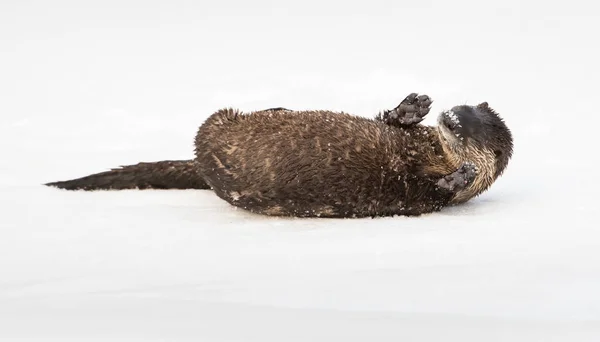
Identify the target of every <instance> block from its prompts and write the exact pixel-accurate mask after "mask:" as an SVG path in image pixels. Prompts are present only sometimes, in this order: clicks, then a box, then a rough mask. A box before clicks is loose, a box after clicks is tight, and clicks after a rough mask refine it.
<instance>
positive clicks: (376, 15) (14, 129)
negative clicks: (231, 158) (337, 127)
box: [0, 0, 600, 342]
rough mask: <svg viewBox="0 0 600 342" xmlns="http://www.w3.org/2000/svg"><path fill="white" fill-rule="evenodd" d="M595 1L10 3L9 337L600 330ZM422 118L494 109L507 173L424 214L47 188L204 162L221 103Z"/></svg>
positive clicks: (4, 32)
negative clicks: (297, 213)
mask: <svg viewBox="0 0 600 342" xmlns="http://www.w3.org/2000/svg"><path fill="white" fill-rule="evenodd" d="M597 6H598V5H596V4H595V3H594V2H584V1H579V0H574V1H569V2H566V3H559V2H556V3H554V2H541V1H527V2H522V1H516V0H509V1H500V2H498V1H496V2H481V1H474V0H473V1H464V0H459V1H450V2H448V1H441V0H433V1H418V2H415V1H411V2H406V1H382V0H372V1H368V2H356V3H354V2H337V1H336V2H334V1H330V2H324V1H308V0H307V1H302V2H290V3H288V2H285V1H278V2H271V1H266V0H256V1H252V2H242V1H238V2H237V3H236V2H234V1H221V2H208V1H198V2H184V1H169V2H155V1H144V2H142V1H133V0H125V1H114V0H105V1H86V2H76V1H66V0H58V1H53V2H43V1H39V0H38V1H3V2H2V3H1V4H0V39H1V41H2V44H0V75H1V76H0V156H2V158H1V159H0V208H1V211H2V213H1V215H0V341H108V340H110V341H192V340H193V341H261V342H262V341H371V340H372V341H461V342H462V341H600V291H599V290H598V289H600V232H599V229H600V228H599V225H598V219H597V217H598V216H597V211H598V204H599V200H598V197H597V194H598V193H599V192H598V190H600V188H599V182H598V181H597V180H596V179H595V178H594V177H592V178H589V175H590V174H592V175H593V174H594V173H595V171H596V170H597V169H598V167H597V166H598V162H599V154H598V153H597V148H598V146H599V145H598V140H597V136H598V133H597V129H598V124H599V123H600V121H599V120H598V114H597V112H598V110H597V106H598V104H597V101H595V100H596V99H597V96H598V87H597V84H598V82H597V80H598V76H600V69H599V67H598V60H599V59H600V46H599V45H598V44H597V42H596V41H597V35H596V32H598V30H599V29H600V20H599V19H600V17H599V10H598V7H597ZM413 91H417V92H421V93H426V94H428V95H430V96H431V97H432V98H433V99H434V101H435V102H434V104H433V108H432V111H431V113H430V114H429V115H428V117H427V119H426V120H425V123H426V124H435V119H436V114H437V113H439V112H441V111H443V110H446V109H449V108H450V107H451V106H453V105H456V104H463V103H468V104H476V103H478V102H481V101H488V102H489V103H490V105H491V106H492V107H493V108H495V109H496V110H497V111H498V112H500V113H501V115H502V116H503V117H504V118H505V119H506V122H507V123H508V125H509V126H510V127H511V129H512V130H513V133H514V136H515V155H514V158H513V160H512V161H511V163H510V165H509V168H508V170H507V172H506V173H505V175H504V176H503V177H502V178H501V179H500V180H499V181H498V182H497V183H496V184H494V186H493V187H492V188H491V189H490V190H489V191H488V192H486V193H485V194H483V195H482V196H480V197H479V198H477V199H475V200H473V201H471V202H469V203H467V204H465V205H463V206H460V207H455V208H449V209H446V210H444V211H442V212H440V213H435V214H431V215H426V216H423V217H419V218H403V217H395V218H378V219H349V220H331V219H281V218H266V217H259V216H256V215H251V214H249V213H247V212H244V211H241V210H236V209H234V208H232V207H231V206H229V205H227V204H226V203H225V202H223V201H221V200H219V199H218V198H217V197H216V196H215V195H213V194H212V193H210V192H207V191H122V192H97V193H84V192H67V191H59V190H56V189H51V188H46V187H43V186H41V185H40V184H41V183H44V182H48V181H54V180H64V179H69V178H73V177H79V176H83V175H86V174H89V173H93V172H98V171H102V170H105V169H107V168H110V167H114V166H118V165H123V164H129V163H135V162H138V161H153V160H162V159H178V158H191V157H192V150H193V145H192V143H193V136H194V134H195V131H196V128H197V126H198V125H199V124H200V123H201V122H202V121H203V120H204V118H206V117H207V116H208V115H210V114H211V113H212V112H214V111H215V110H216V109H218V108H222V107H227V106H232V107H238V108H240V109H242V110H253V109H260V108H269V107H276V106H283V107H287V108H294V109H306V108H328V109H334V110H344V111H347V112H351V113H354V114H357V115H364V116H373V115H375V114H376V113H377V112H378V111H379V110H382V109H389V108H393V107H394V106H396V105H397V104H398V103H399V102H400V101H401V100H402V99H403V97H404V96H406V95H407V94H408V93H410V92H413Z"/></svg>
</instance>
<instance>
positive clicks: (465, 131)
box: [438, 102, 513, 203]
mask: <svg viewBox="0 0 600 342" xmlns="http://www.w3.org/2000/svg"><path fill="white" fill-rule="evenodd" d="M438 132H439V134H440V138H441V141H442V146H443V148H444V151H445V153H446V154H447V156H448V157H449V159H450V160H451V161H452V163H453V164H455V165H457V166H459V165H461V164H462V163H464V162H472V163H474V164H475V165H476V167H477V169H478V172H477V177H476V178H475V180H474V181H473V183H472V184H471V186H469V187H467V188H466V189H464V190H462V191H460V192H458V193H457V194H456V196H455V197H454V198H453V200H452V202H454V203H458V202H464V201H466V200H468V199H470V198H472V197H473V196H477V195H479V194H480V193H482V192H483V191H485V190H486V189H487V188H488V187H489V186H490V185H492V183H493V182H494V181H495V180H496V179H497V178H498V177H499V176H500V175H501V174H502V172H503V171H504V169H505V168H506V166H507V164H508V161H509V159H510V158H511V156H512V151H513V139H512V134H511V132H510V130H509V129H508V127H507V126H506V124H505V123H504V121H503V120H502V118H500V116H499V115H498V114H497V113H496V112H495V111H494V110H493V109H492V108H490V107H489V105H488V103H487V102H483V103H480V104H479V105H477V106H467V105H461V106H455V107H453V108H452V109H451V110H448V111H444V112H442V113H441V114H440V115H439V117H438Z"/></svg>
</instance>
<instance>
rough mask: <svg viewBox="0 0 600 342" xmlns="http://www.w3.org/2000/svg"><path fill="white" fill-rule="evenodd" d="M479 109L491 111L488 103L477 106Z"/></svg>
mask: <svg viewBox="0 0 600 342" xmlns="http://www.w3.org/2000/svg"><path fill="white" fill-rule="evenodd" d="M477 108H482V109H489V108H490V106H489V105H488V103H487V102H481V103H480V104H478V105H477Z"/></svg>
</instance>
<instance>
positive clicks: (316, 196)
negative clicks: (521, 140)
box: [46, 93, 513, 218]
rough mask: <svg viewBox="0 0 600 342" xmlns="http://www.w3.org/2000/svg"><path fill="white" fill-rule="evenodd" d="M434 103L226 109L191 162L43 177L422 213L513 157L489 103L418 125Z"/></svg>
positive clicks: (272, 211)
mask: <svg viewBox="0 0 600 342" xmlns="http://www.w3.org/2000/svg"><path fill="white" fill-rule="evenodd" d="M431 103H432V101H431V99H430V98H429V97H428V96H426V95H418V94H416V93H412V94H410V95H409V96H407V97H406V98H405V99H404V100H403V101H402V102H401V103H400V104H399V105H398V106H397V107H395V108H394V109H392V110H386V111H383V112H380V113H379V114H377V115H376V116H375V117H374V118H364V117H359V116H355V115H350V114H348V113H344V112H332V111H325V110H315V111H294V110H289V109H286V108H281V107H279V108H270V109H266V110H262V111H257V112H251V113H242V112H240V111H238V110H235V109H231V108H229V109H222V110H219V111H217V112H215V113H214V114H212V115H211V116H210V117H209V118H208V119H206V120H205V122H204V123H203V124H202V125H201V126H200V128H199V129H198V132H197V134H196V137H195V159H193V160H174V161H161V162H153V163H138V164H135V165H128V166H123V167H121V168H119V169H113V170H110V171H107V172H102V173H98V174H94V175H90V176H87V177H83V178H79V179H74V180H69V181H64V182H53V183H47V184H46V185H49V186H55V187H58V188H63V189H70V190H75V189H83V190H99V189H132V188H137V189H173V188H174V189H213V190H214V191H215V193H216V194H217V196H219V197H220V198H222V199H224V200H225V201H227V202H228V203H230V204H232V205H234V206H236V207H240V208H244V209H246V210H249V211H251V212H254V213H259V214H265V215H271V216H295V217H338V218H345V217H368V216H370V217H375V216H393V215H407V216H413V215H420V214H424V213H429V212H434V211H439V210H441V209H442V208H443V207H445V206H447V205H452V204H457V203H463V202H465V201H467V200H469V199H471V198H473V197H474V196H477V195H479V194H481V193H482V192H483V191H485V190H486V189H488V188H489V187H490V185H491V184H492V183H493V182H494V181H495V180H496V179H497V178H498V177H499V176H500V175H501V174H502V172H503V171H504V169H505V167H506V166H507V164H508V161H509V159H510V157H511V155H512V150H513V145H512V144H513V142H512V135H511V132H510V130H509V129H508V127H507V126H506V125H505V123H504V121H503V120H502V119H501V118H500V117H499V116H498V114H497V113H496V112H495V111H494V110H493V109H492V108H490V107H489V105H488V104H487V103H486V102H483V103H480V104H479V105H476V106H468V105H460V106H455V107H454V108H452V109H451V110H448V111H443V112H442V113H441V114H440V115H439V117H438V122H437V126H436V127H432V126H426V125H423V124H421V121H422V120H423V119H424V117H425V116H426V115H427V114H428V113H429V111H430V106H431Z"/></svg>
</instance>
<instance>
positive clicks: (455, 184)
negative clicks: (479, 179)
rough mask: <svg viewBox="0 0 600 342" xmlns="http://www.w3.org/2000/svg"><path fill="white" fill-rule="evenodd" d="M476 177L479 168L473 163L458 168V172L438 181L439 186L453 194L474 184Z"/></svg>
mask: <svg viewBox="0 0 600 342" xmlns="http://www.w3.org/2000/svg"><path fill="white" fill-rule="evenodd" d="M476 175H477V168H476V167H475V165H473V164H471V163H464V164H462V165H461V167H459V168H458V170H456V171H454V172H453V173H451V174H449V175H447V176H444V177H443V178H440V179H439V180H438V181H437V186H438V187H440V188H442V189H445V190H449V191H452V192H456V191H460V190H462V189H464V188H466V187H467V186H469V185H470V184H471V183H473V180H474V179H475V176H476Z"/></svg>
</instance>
